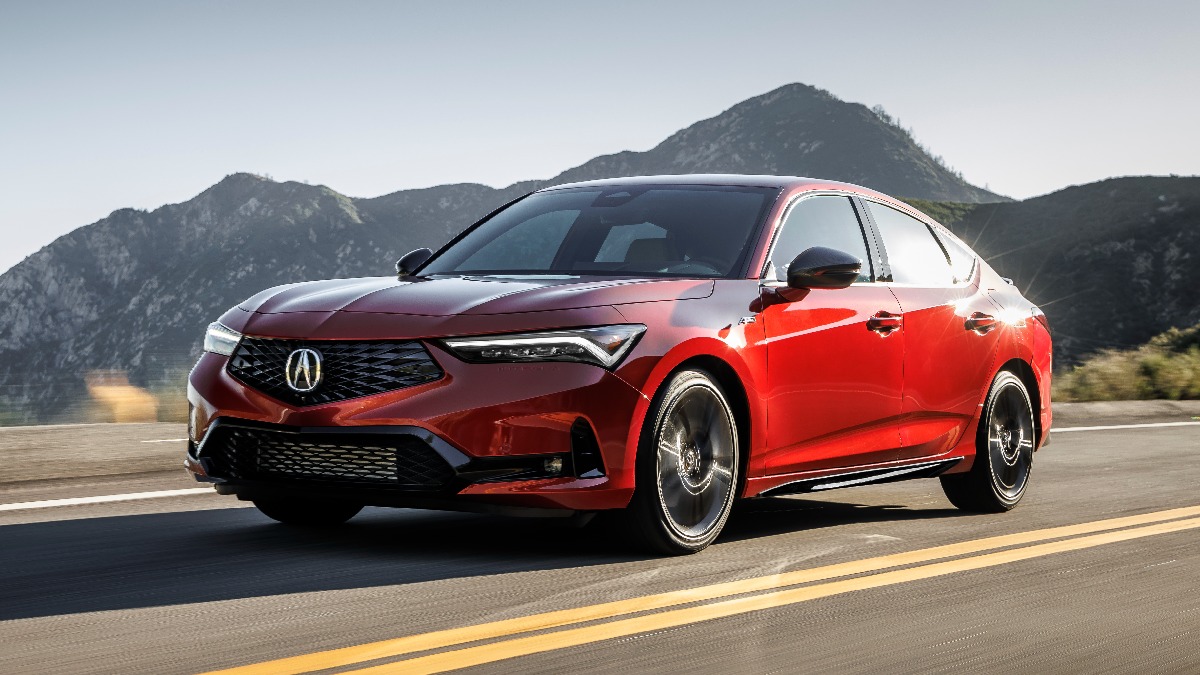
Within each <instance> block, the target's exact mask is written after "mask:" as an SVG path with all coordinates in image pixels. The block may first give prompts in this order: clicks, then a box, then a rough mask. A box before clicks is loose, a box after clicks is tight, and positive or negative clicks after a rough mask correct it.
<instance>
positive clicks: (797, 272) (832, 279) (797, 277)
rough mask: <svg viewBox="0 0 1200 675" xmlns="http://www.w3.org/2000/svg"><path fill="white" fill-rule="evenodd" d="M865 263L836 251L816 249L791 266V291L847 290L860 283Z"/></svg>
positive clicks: (789, 266)
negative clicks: (801, 289) (859, 275)
mask: <svg viewBox="0 0 1200 675" xmlns="http://www.w3.org/2000/svg"><path fill="white" fill-rule="evenodd" d="M861 270H862V261H861V260H859V259H858V258H855V257H854V256H852V255H850V254H849V253H845V252H843V251H839V250H837V249H832V248H825V247H824V246H813V247H812V248H810V249H805V251H804V252H803V253H801V254H800V255H798V256H796V259H795V260H793V261H792V264H791V265H788V271H787V285H788V286H790V287H791V288H845V287H847V286H849V285H850V284H852V283H854V282H855V281H856V280H857V279H858V274H859V272H860V271H861Z"/></svg>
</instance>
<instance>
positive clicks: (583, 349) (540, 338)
mask: <svg viewBox="0 0 1200 675" xmlns="http://www.w3.org/2000/svg"><path fill="white" fill-rule="evenodd" d="M644 332H646V327H645V326H643V325H642V324H640V323H638V324H625V325H620V326H603V327H601V328H579V329H573V330H558V331H551V332H546V333H520V334H516V335H493V336H486V337H477V338H454V339H450V340H445V341H443V342H442V344H444V345H445V346H446V348H447V349H449V350H450V351H451V352H453V353H454V354H455V355H456V356H458V357H459V358H460V359H462V360H464V361H470V362H472V363H513V362H518V363H519V362H525V361H575V362H579V363H591V364H594V365H597V366H601V367H603V368H612V367H613V366H616V365H617V364H618V363H620V362H621V359H622V358H624V357H625V355H626V354H628V353H629V350H630V349H631V348H632V347H633V343H635V342H637V339H638V337H639V336H640V335H641V334H642V333H644Z"/></svg>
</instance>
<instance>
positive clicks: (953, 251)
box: [938, 232, 975, 284]
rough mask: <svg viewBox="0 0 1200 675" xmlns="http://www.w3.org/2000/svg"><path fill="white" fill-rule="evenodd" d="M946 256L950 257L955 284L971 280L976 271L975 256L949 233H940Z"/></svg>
mask: <svg viewBox="0 0 1200 675" xmlns="http://www.w3.org/2000/svg"><path fill="white" fill-rule="evenodd" d="M938 234H939V235H940V236H939V239H941V240H942V246H943V247H945V249H946V254H947V255H949V256H950V270H951V271H952V272H953V273H954V282H955V283H959V284H961V283H963V282H965V281H968V280H970V278H971V273H972V272H974V271H975V254H974V253H972V252H971V249H969V248H967V245H966V244H964V243H962V240H961V239H959V238H958V237H956V236H954V235H953V234H951V233H949V232H938Z"/></svg>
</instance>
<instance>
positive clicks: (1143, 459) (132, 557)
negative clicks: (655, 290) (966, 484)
mask: <svg viewBox="0 0 1200 675" xmlns="http://www.w3.org/2000/svg"><path fill="white" fill-rule="evenodd" d="M1076 412H1077V416H1074V417H1069V422H1070V423H1071V425H1073V426H1086V425H1088V423H1089V422H1090V423H1092V424H1095V425H1112V424H1120V423H1147V422H1150V423H1152V422H1157V421H1171V422H1178V421H1188V420H1190V416H1189V415H1187V413H1188V412H1191V411H1190V410H1188V411H1182V412H1181V411H1179V410H1174V411H1160V413H1158V414H1156V415H1151V414H1149V413H1147V414H1140V413H1139V414H1138V415H1132V416H1127V417H1122V416H1121V414H1120V411H1119V410H1117V411H1109V412H1107V413H1106V414H1104V415H1103V416H1102V417H1098V418H1096V419H1094V420H1091V419H1090V418H1089V416H1088V415H1087V414H1086V410H1085V411H1082V412H1079V411H1076ZM1072 415H1076V413H1072ZM1060 423H1061V420H1060ZM1060 425H1061V424H1060ZM142 431H145V430H142ZM142 431H139V432H138V433H139V434H140V433H142ZM167 431H169V430H167ZM105 433H118V431H114V430H110V429H106V430H105ZM165 438H170V436H169V435H167V436H165ZM135 440H137V442H138V443H139V444H140V442H141V440H155V439H145V438H141V437H140V436H139V437H138V438H137V439H135ZM162 445H164V446H171V445H172V444H171V443H164V444H162ZM180 445H182V444H180ZM165 449H166V448H164V450H165ZM171 449H172V450H173V451H177V450H178V449H179V448H175V447H173V446H172V448H171ZM156 452H158V451H157V450H156ZM1198 455H1200V426H1178V427H1150V428H1136V429H1121V430H1103V431H1088V432H1076V433H1056V434H1054V436H1053V442H1052V443H1051V445H1050V446H1049V447H1047V448H1046V449H1044V450H1043V451H1041V452H1039V453H1038V455H1037V459H1036V461H1035V470H1034V476H1033V480H1032V484H1031V487H1030V490H1029V493H1028V494H1027V496H1026V498H1025V500H1024V502H1022V504H1021V505H1020V506H1019V507H1018V508H1017V509H1016V510H1014V511H1013V512H1011V513H1008V514H1003V515H967V514H963V513H961V512H958V511H956V510H954V509H953V508H952V507H951V506H950V504H949V503H948V502H947V501H946V500H945V498H944V497H943V496H942V495H941V492H940V489H939V487H938V483H937V481H936V480H921V481H911V482H906V483H895V484H890V485H880V486H868V487H858V488H851V489H845V490H840V491H832V492H829V493H826V494H823V495H821V496H819V497H811V496H804V497H787V498H774V499H763V500H753V501H749V502H746V503H744V504H741V505H739V507H738V509H737V511H736V512H735V514H734V516H733V518H732V519H731V520H730V523H729V525H728V527H727V528H726V531H725V534H724V535H723V536H722V538H721V539H720V540H719V541H718V542H717V543H716V544H715V545H714V546H712V547H711V548H709V549H708V550H707V551H705V552H703V553H701V554H699V555H695V556H689V557H684V558H665V559H664V558H654V557H649V556H645V555H642V554H640V553H637V552H635V551H631V550H629V549H628V548H627V547H626V546H625V543H624V540H623V538H622V537H621V536H620V533H619V532H616V531H613V530H611V529H606V528H605V526H604V523H600V524H598V525H593V526H589V527H585V528H582V529H579V528H574V527H572V526H571V525H570V524H568V523H566V522H562V521H554V520H523V519H521V520H518V519H504V518H498V517H490V516H479V515H465V514H449V513H425V512H414V511H399V510H386V509H368V510H366V511H364V512H363V513H362V514H361V515H360V516H359V517H357V518H355V519H354V520H353V521H351V522H350V523H349V524H348V525H347V526H346V527H344V528H342V529H339V530H336V531H332V532H315V533H314V532H307V531H296V530H292V529H289V528H286V527H283V526H278V525H275V524H274V523H272V522H270V521H268V520H267V519H266V518H264V517H263V516H260V515H259V514H258V513H257V512H256V511H255V510H254V509H252V508H245V507H244V506H243V505H240V504H239V503H238V502H236V501H233V500H232V498H225V497H219V496H217V495H209V494H202V495H189V496H184V497H171V498H164V499H146V500H139V501H128V502H116V503H106V504H93V505H81V506H65V507H53V508H40V509H31V510H10V511H0V672H3V673H35V672H36V673H41V672H52V673H91V672H121V673H128V672H146V673H188V672H202V671H208V670H213V669H217V668H227V667H234V666H240V665H246V664H251V663H256V662H261V661H268V660H272V659H280V658H285V657H291V656H297V655H304V654H311V653H314V652H322V651H325V650H331V649H337V648H342V647H347V646H351V645H356V644H362V643H370V642H375V641H382V640H389V639H393V638H398V637H403V636H409V635H417V634H422V633H427V632H430V631H438V630H444V629H451V628H456V627H462V626H472V625H477V624H481V623H484V622H490V621H497V620H502V619H511V618H517V617H524V616H529V615H534V614H538V613H541V612H546V611H551V610H569V609H573V608H581V607H587V606H590V605H595V604H597V603H602V602H609V601H613V600H622V599H629V598H638V597H640V596H646V595H650V594H656V593H663V592H669V591H679V590H684V589H692V588H697V587H702V586H708V585H711V584H717V583H723V582H731V581H738V580H747V579H753V578H756V577H762V576H764V575H774V574H780V573H786V572H795V571H800V570H806V569H810V568H817V567H822V566H827V565H838V564H841V563H850V562H853V561H859V560H863V559H868V558H876V557H878V556H887V555H890V554H897V553H903V552H907V551H917V550H922V549H927V548H929V547H934V546H941V545H948V544H957V543H962V542H975V541H977V540H979V539H981V538H985V537H993V536H997V535H1006V534H1015V533H1023V532H1029V531H1033V530H1038V529H1041V528H1053V527H1059V526H1066V525H1073V524H1078V523H1091V522H1094V521H1099V520H1103V519H1110V518H1118V517H1123V516H1135V515H1139V514H1154V513H1155V512H1158V511H1162V510H1165V509H1175V508H1180V507H1192V506H1200V463H1198V462H1197V461H1196V458H1197V457H1198ZM189 487H195V483H193V482H191V481H190V479H188V478H187V477H186V476H185V475H183V473H182V470H170V471H162V470H158V469H157V468H155V467H151V470H148V471H135V472H131V473H127V474H124V475H93V476H76V477H58V478H49V479H44V480H26V481H10V482H7V483H0V503H4V504H8V503H15V502H25V501H35V500H43V499H60V498H71V497H81V496H92V495H103V494H118V493H132V492H144V491H152V490H173V489H180V488H189ZM1055 541H1056V542H1061V541H1067V542H1068V543H1069V542H1070V541H1072V540H1071V539H1063V538H1057V539H1055ZM961 559H965V560H971V559H973V558H972V557H970V556H968V557H966V558H961ZM950 564H952V565H954V564H958V563H957V562H954V561H952V562H951V563H950ZM963 567H964V569H963V570H962V571H951V572H948V573H944V574H939V575H937V576H933V577H931V578H915V579H914V580H909V581H901V582H897V583H888V584H885V585H877V586H875V587H870V584H869V583H868V584H865V586H867V587H864V588H862V589H861V590H847V591H846V592H839V593H836V594H832V595H827V596H824V597H815V598H814V599H810V600H806V601H802V602H794V603H789V604H783V605H782V606H773V607H769V608H766V609H761V610H757V611H749V612H744V613H739V614H736V615H732V616H726V617H724V618H715V619H711V620H697V621H693V622H687V623H683V624H681V625H675V626H670V627H668V628H663V629H659V630H647V631H645V632H633V633H630V634H621V635H619V636H615V637H612V638H610V639H599V640H591V641H587V642H586V643H584V644H578V645H576V646H571V647H567V648H563V649H553V650H548V651H542V652H540V653H533V654H528V655H519V656H516V657H514V658H507V659H501V660H485V661H484V662H483V665H480V666H477V667H475V668H474V669H473V670H476V671H479V672H510V671H518V670H519V671H521V672H544V673H561V672H564V671H571V672H611V671H612V670H615V669H617V668H620V669H624V670H627V671H629V672H640V671H647V672H658V671H671V672H680V671H688V670H690V671H699V672H738V673H741V672H753V673H772V672H797V671H813V672H830V671H836V672H880V671H883V672H921V673H928V672H940V671H949V670H956V671H957V670H963V669H971V670H974V671H981V672H1000V671H1005V672H1013V671H1017V672H1068V671H1069V672H1081V671H1083V672H1147V671H1154V672H1180V673H1186V672H1200V528H1189V529H1179V530H1177V531H1174V532H1166V533H1162V534H1154V535H1153V536H1139V537H1137V538H1129V539H1126V540H1124V541H1113V542H1112V543H1104V544H1102V545H1095V546H1088V547H1086V548H1079V550H1064V551H1061V552H1053V553H1050V554H1046V555H1041V556H1039V557H1034V558H1030V559H1026V560H1015V561H1012V562H1003V564H999V563H998V564H994V565H990V566H987V567H982V568H978V569H971V568H970V565H965V566H963ZM871 578H872V577H869V575H868V576H864V575H859V576H857V577H853V578H852V580H851V583H853V582H854V580H855V579H866V580H868V581H869V579H871ZM639 616H649V617H651V618H653V617H656V616H657V614H655V613H654V612H650V613H644V614H640V615H639ZM584 625H589V626H590V625H606V624H603V622H600V623H599V624H598V623H596V622H594V621H593V622H591V623H586V624H584ZM612 625H615V624H612ZM603 630H604V629H603V628H602V629H601V632H602V633H603ZM613 634H614V635H617V631H616V630H615V629H614V631H613ZM541 635H544V636H546V639H549V638H550V637H553V631H550V632H548V633H543V634H541ZM499 641H503V639H500V640H499ZM484 644H485V645H486V644H488V643H484ZM450 649H453V648H450ZM442 651H445V650H442ZM529 651H536V650H529ZM397 660H398V658H396V657H393V658H390V659H380V660H375V661H367V662H365V663H351V662H346V663H345V664H343V665H341V666H339V667H337V668H334V669H333V670H331V671H328V672H344V671H345V670H346V669H348V668H354V667H359V666H362V665H378V664H387V663H395V662H396V661H397ZM397 668H398V670H399V671H401V672H403V671H404V670H406V668H405V667H404V665H403V664H400V665H398V666H397ZM268 670H270V669H268ZM322 672H325V671H322Z"/></svg>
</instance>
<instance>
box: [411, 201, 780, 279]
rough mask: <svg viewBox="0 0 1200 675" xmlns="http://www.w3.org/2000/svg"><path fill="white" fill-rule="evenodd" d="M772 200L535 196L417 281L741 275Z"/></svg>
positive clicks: (473, 234)
mask: <svg viewBox="0 0 1200 675" xmlns="http://www.w3.org/2000/svg"><path fill="white" fill-rule="evenodd" d="M778 192H779V191H778V190H777V189H775V188H757V187H726V186H697V185H689V186H673V185H672V186H647V185H642V186H623V187H617V188H567V189H562V190H551V191H548V192H538V193H535V194H533V195H530V196H529V197H526V198H525V199H522V200H521V201H518V202H517V203H515V204H513V205H512V206H509V207H508V208H506V209H504V210H503V211H501V212H500V213H498V214H496V215H495V216H493V217H492V218H490V219H488V220H487V221H485V222H484V223H482V224H481V225H479V226H478V227H476V228H475V229H473V230H471V231H470V232H468V233H467V234H466V235H465V236H464V237H462V238H461V239H459V240H458V241H457V242H455V243H454V244H452V245H451V246H450V247H449V248H447V249H446V250H444V251H442V252H441V253H440V254H439V255H438V256H437V257H435V258H434V259H433V260H431V261H430V262H429V264H428V265H426V266H425V267H424V268H423V269H422V270H420V272H419V273H420V275H421V276H435V275H481V276H482V275H517V276H529V275H565V276H582V275H613V276H665V277H728V276H731V275H733V274H735V273H737V272H738V271H739V270H740V269H741V268H742V266H743V264H744V262H745V259H746V256H748V255H749V254H750V248H751V242H752V240H753V239H754V235H755V233H756V232H757V231H758V226H759V224H760V223H761V222H762V221H763V219H764V218H765V216H766V212H767V210H768V208H769V207H770V206H771V204H772V202H773V201H774V197H775V196H776V195H777V194H778Z"/></svg>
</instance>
